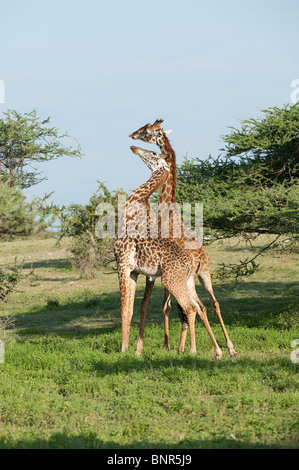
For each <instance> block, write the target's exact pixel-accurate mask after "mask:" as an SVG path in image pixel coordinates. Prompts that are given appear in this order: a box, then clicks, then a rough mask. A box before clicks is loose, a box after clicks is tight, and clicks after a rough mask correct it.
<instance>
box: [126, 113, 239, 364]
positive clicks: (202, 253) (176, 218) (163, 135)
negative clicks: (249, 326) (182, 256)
mask: <svg viewBox="0 0 299 470" xmlns="http://www.w3.org/2000/svg"><path fill="white" fill-rule="evenodd" d="M162 122H163V119H157V120H156V121H155V122H154V124H152V125H151V124H146V125H145V126H143V127H141V128H140V129H138V130H137V131H135V132H133V133H132V134H130V135H129V137H131V138H132V139H134V140H136V139H140V140H142V141H144V142H149V143H155V144H157V145H158V146H159V148H160V151H161V153H162V155H163V156H164V158H166V159H167V162H168V165H169V167H170V172H169V174H168V177H167V178H166V180H165V182H164V183H163V184H162V185H161V190H160V198H159V206H160V205H162V215H163V204H164V205H166V206H170V205H171V204H175V203H176V196H175V191H176V156H175V152H174V150H173V149H172V147H171V145H170V142H169V139H168V137H167V135H169V134H170V132H172V131H166V130H164V129H162V128H161V124H162ZM160 217H161V214H160ZM171 224H172V225H180V228H181V237H180V238H175V242H176V243H178V244H179V245H180V246H182V247H183V248H184V247H185V248H186V243H187V244H188V242H190V241H194V238H192V235H191V234H190V233H188V231H187V230H186V229H185V227H184V225H183V222H182V220H181V218H180V215H177V214H176V213H173V218H172V221H171V219H170V225H171ZM173 231H174V228H173ZM173 231H172V232H171V230H169V234H170V236H171V234H172V235H173V233H174V232H173ZM187 252H188V254H189V256H190V258H191V259H192V261H193V272H194V274H195V275H197V277H198V279H199V281H200V283H201V285H202V286H203V287H204V289H205V290H206V292H207V294H208V296H209V299H210V302H211V305H212V307H213V310H214V312H215V313H216V315H217V317H218V319H219V322H220V325H221V328H222V331H223V334H224V337H225V340H226V345H227V348H228V351H229V354H230V355H231V356H232V357H234V356H236V354H237V353H236V351H235V350H234V346H233V343H232V341H231V340H230V338H229V335H228V333H227V330H226V327H225V324H224V321H223V319H222V315H221V310H220V306H219V303H218V301H217V299H216V297H215V295H214V291H213V286H212V280H211V272H210V260H209V255H208V253H207V251H206V249H205V248H204V247H203V246H202V244H201V243H197V246H196V247H195V248H191V249H187ZM152 288H153V286H151V285H150V283H147V285H146V289H145V293H144V298H143V301H142V304H143V305H146V306H148V304H149V297H150V296H151V292H152ZM194 289H195V286H194ZM197 302H198V303H199V304H200V307H201V310H202V312H203V317H204V318H206V317H207V309H206V307H205V306H204V305H203V304H202V303H201V301H200V300H199V299H198V297H197ZM170 310H171V296H170V293H169V292H167V291H166V290H165V291H164V302H163V313H164V320H165V347H166V348H167V349H169V348H170V346H169V316H170ZM183 340H184V339H183Z"/></svg>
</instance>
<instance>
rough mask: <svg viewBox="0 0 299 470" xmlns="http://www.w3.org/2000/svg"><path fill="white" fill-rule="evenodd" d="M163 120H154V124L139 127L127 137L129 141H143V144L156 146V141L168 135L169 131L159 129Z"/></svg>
mask: <svg viewBox="0 0 299 470" xmlns="http://www.w3.org/2000/svg"><path fill="white" fill-rule="evenodd" d="M162 122H163V119H156V121H155V122H154V124H146V125H145V126H143V127H140V129H138V130H137V131H135V132H133V133H132V134H130V135H129V137H131V139H134V140H137V139H139V140H143V142H149V143H151V144H158V141H159V139H160V138H161V137H163V134H164V135H168V134H170V132H172V131H171V130H168V131H165V130H164V129H161V124H162Z"/></svg>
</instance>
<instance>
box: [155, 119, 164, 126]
mask: <svg viewBox="0 0 299 470" xmlns="http://www.w3.org/2000/svg"><path fill="white" fill-rule="evenodd" d="M163 121H164V119H156V120H155V122H154V124H153V127H154V128H160V127H161V124H162V122H163Z"/></svg>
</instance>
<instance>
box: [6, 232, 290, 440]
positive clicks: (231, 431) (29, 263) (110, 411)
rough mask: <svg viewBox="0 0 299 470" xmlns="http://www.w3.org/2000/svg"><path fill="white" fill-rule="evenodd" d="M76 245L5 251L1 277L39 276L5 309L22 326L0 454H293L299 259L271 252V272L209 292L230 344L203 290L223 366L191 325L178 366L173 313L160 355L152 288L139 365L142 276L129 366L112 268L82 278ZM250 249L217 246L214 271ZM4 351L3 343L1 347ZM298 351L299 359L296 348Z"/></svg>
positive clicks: (13, 335)
mask: <svg viewBox="0 0 299 470" xmlns="http://www.w3.org/2000/svg"><path fill="white" fill-rule="evenodd" d="M67 248H68V245H67V242H64V243H63V244H62V245H61V246H60V247H55V242H54V241H53V239H45V240H34V239H32V240H26V241H14V242H5V243H1V244H0V265H7V264H9V263H11V262H13V261H14V258H15V256H18V259H19V260H21V259H23V258H24V260H25V261H24V263H25V264H24V267H25V268H26V271H27V272H29V271H30V269H31V267H33V268H34V275H33V276H30V277H28V278H26V279H24V280H23V281H22V282H21V284H20V285H19V286H18V291H17V292H15V293H13V294H11V295H10V297H9V298H8V300H7V302H6V303H4V304H2V305H1V306H0V315H1V316H4V317H5V316H12V315H14V318H15V324H14V328H13V329H11V330H9V331H5V332H4V335H3V338H2V339H3V340H4V343H5V362H4V363H3V364H0V448H114V449H115V448H139V449H140V448H150V449H162V448H166V449H179V448H184V449H189V448H250V449H253V448H296V447H298V442H299V427H298V404H299V399H298V367H299V365H298V364H295V363H294V362H292V361H291V353H292V351H294V349H292V347H291V342H292V341H293V340H295V339H299V311H298V307H297V304H296V302H297V303H298V294H299V287H298V264H299V263H298V259H299V257H298V255H294V254H289V253H287V252H284V251H281V250H278V249H277V250H272V251H269V252H266V253H265V254H264V255H263V256H262V259H261V264H262V269H261V270H260V271H259V272H258V273H256V274H255V275H254V276H253V277H251V278H248V279H247V280H246V281H245V282H243V283H241V284H240V285H238V286H237V287H234V286H233V284H232V283H229V282H220V281H217V279H215V280H214V290H215V294H216V297H217V299H218V301H219V302H220V305H221V308H222V313H223V317H224V321H225V323H226V325H227V329H228V331H229V335H230V337H231V339H232V341H233V343H234V346H235V349H236V350H237V352H238V355H237V357H236V358H234V359H232V358H230V356H229V354H228V352H227V351H226V349H225V343H224V337H223V334H222V330H221V328H220V326H219V324H218V322H217V319H216V318H215V316H214V313H213V311H212V309H211V307H210V305H209V303H208V300H207V297H206V295H205V294H204V292H203V291H202V288H201V287H200V286H199V285H197V291H198V293H199V296H200V298H201V299H202V301H203V302H204V303H205V305H206V306H207V307H208V311H209V319H210V323H211V326H212V328H213V331H214V334H215V336H216V338H217V340H218V342H219V344H220V346H221V347H222V349H223V352H224V358H223V359H222V360H220V361H215V360H214V359H213V358H214V352H213V348H212V344H211V342H210V339H209V337H208V335H207V333H206V331H205V330H204V327H203V325H202V324H201V323H199V322H197V323H196V340H197V348H198V353H197V354H196V356H192V355H190V354H189V353H188V350H189V341H188V339H187V344H186V352H185V353H183V354H178V353H177V350H176V347H177V345H178V341H179V335H180V323H179V321H178V318H177V312H176V305H175V302H174V304H173V308H172V310H173V311H172V316H171V324H170V341H171V345H172V350H171V351H165V350H164V348H163V340H164V335H163V315H162V310H161V305H162V299H163V289H162V287H161V283H160V281H157V282H156V287H155V289H154V294H153V296H152V299H151V304H150V312H149V316H148V321H147V326H146V331H145V338H144V352H143V355H142V357H141V358H138V357H137V356H136V355H135V346H136V341H137V336H138V324H139V308H140V302H141V299H142V295H143V288H144V284H145V282H144V281H145V279H144V277H141V276H140V279H139V281H138V288H137V294H136V302H135V313H134V317H133V323H132V329H131V336H130V350H129V351H128V352H126V353H123V354H122V353H120V343H121V324H120V310H119V304H120V297H119V289H118V279H117V274H115V273H113V272H112V270H111V269H109V268H107V269H103V270H102V271H99V272H97V274H96V276H95V277H94V278H92V279H87V280H84V279H80V277H79V274H78V272H77V271H75V270H74V269H72V267H71V264H70V261H69V259H68V252H67ZM247 249H248V247H247V246H244V242H240V243H237V241H235V242H234V243H232V242H231V243H230V245H229V244H223V245H220V246H215V247H209V248H208V251H209V253H210V256H211V260H212V261H211V263H212V269H213V270H215V268H216V266H217V263H220V262H223V261H229V262H232V261H233V260H236V261H238V260H239V259H240V258H242V257H243V258H244V257H246V256H247V255H248V253H246V250H247ZM0 339H1V338H0ZM298 347H299V346H298Z"/></svg>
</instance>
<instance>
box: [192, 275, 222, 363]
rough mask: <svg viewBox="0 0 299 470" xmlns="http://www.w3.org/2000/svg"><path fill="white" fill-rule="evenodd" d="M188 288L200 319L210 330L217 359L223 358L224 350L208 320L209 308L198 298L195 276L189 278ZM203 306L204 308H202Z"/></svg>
mask: <svg viewBox="0 0 299 470" xmlns="http://www.w3.org/2000/svg"><path fill="white" fill-rule="evenodd" d="M187 289H188V293H189V295H190V297H191V298H192V300H193V302H194V303H195V305H197V313H198V314H199V316H200V319H201V320H202V321H203V324H204V326H205V328H206V330H207V332H208V334H209V336H210V338H211V341H212V343H213V346H214V349H215V353H216V359H221V357H222V351H221V349H220V347H219V345H218V343H217V341H216V339H215V336H214V333H213V331H212V328H211V326H210V324H209V320H208V316H207V309H206V307H205V306H204V305H203V304H202V302H201V301H200V300H199V298H198V295H197V292H196V289H195V281H194V277H193V276H191V277H190V278H189V279H188V282H187ZM201 306H202V307H203V308H201ZM194 320H195V319H194Z"/></svg>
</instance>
